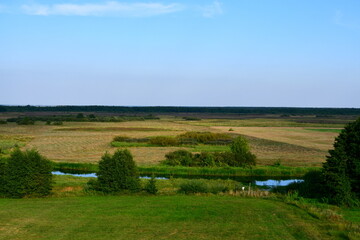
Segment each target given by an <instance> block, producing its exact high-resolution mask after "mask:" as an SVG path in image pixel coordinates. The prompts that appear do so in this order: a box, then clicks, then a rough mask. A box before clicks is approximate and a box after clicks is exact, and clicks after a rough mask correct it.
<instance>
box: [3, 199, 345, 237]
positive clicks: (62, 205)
mask: <svg viewBox="0 0 360 240" xmlns="http://www.w3.org/2000/svg"><path fill="white" fill-rule="evenodd" d="M331 229H332V228H331V226H330V225H329V223H327V222H326V221H323V220H319V219H315V218H313V217H311V216H310V215H309V214H308V213H306V212H305V211H303V210H301V209H299V208H297V207H295V206H291V205H287V204H285V203H282V202H277V201H272V200H265V199H255V198H239V197H231V196H184V195H176V196H87V197H64V198H45V199H0V239H77V240H78V239H79V240H80V239H92V240H95V239H341V238H340V237H341V234H342V233H341V232H336V231H333V230H331Z"/></svg>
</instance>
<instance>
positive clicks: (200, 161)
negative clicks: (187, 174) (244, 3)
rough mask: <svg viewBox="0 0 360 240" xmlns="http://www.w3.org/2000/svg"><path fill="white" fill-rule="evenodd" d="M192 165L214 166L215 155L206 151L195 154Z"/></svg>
mask: <svg viewBox="0 0 360 240" xmlns="http://www.w3.org/2000/svg"><path fill="white" fill-rule="evenodd" d="M192 165H193V166H200V167H214V166H215V160H214V155H213V154H211V153H205V152H203V153H197V154H195V155H194V156H193V160H192Z"/></svg>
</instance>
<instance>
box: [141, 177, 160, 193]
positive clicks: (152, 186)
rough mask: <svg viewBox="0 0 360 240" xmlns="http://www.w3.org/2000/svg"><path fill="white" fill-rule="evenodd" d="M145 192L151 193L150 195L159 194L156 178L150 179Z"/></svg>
mask: <svg viewBox="0 0 360 240" xmlns="http://www.w3.org/2000/svg"><path fill="white" fill-rule="evenodd" d="M144 190H145V191H146V192H147V193H150V194H154V195H155V194H157V192H158V189H157V187H156V179H155V176H152V177H151V179H149V181H148V182H147V184H146V185H145V188H144Z"/></svg>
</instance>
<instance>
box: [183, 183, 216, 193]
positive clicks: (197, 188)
mask: <svg viewBox="0 0 360 240" xmlns="http://www.w3.org/2000/svg"><path fill="white" fill-rule="evenodd" d="M179 192H181V193H185V194H191V193H207V192H209V190H208V187H207V185H206V183H205V182H204V181H202V180H188V181H186V182H184V183H181V184H180V189H179Z"/></svg>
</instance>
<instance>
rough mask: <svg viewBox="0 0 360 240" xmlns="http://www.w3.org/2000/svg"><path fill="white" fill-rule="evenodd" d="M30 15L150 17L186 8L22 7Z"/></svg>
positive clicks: (108, 5) (118, 4) (140, 5)
mask: <svg viewBox="0 0 360 240" xmlns="http://www.w3.org/2000/svg"><path fill="white" fill-rule="evenodd" d="M21 8H22V10H23V11H24V12H25V13H26V14H29V15H42V16H50V15H65V16H123V17H149V16H156V15H162V14H169V13H174V12H178V11H182V10H183V9H184V6H183V5H181V4H178V3H171V4H162V3H124V2H117V1H109V2H105V3H102V4H91V3H88V4H70V3H64V4H52V5H44V4H32V5H22V7H21Z"/></svg>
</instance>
